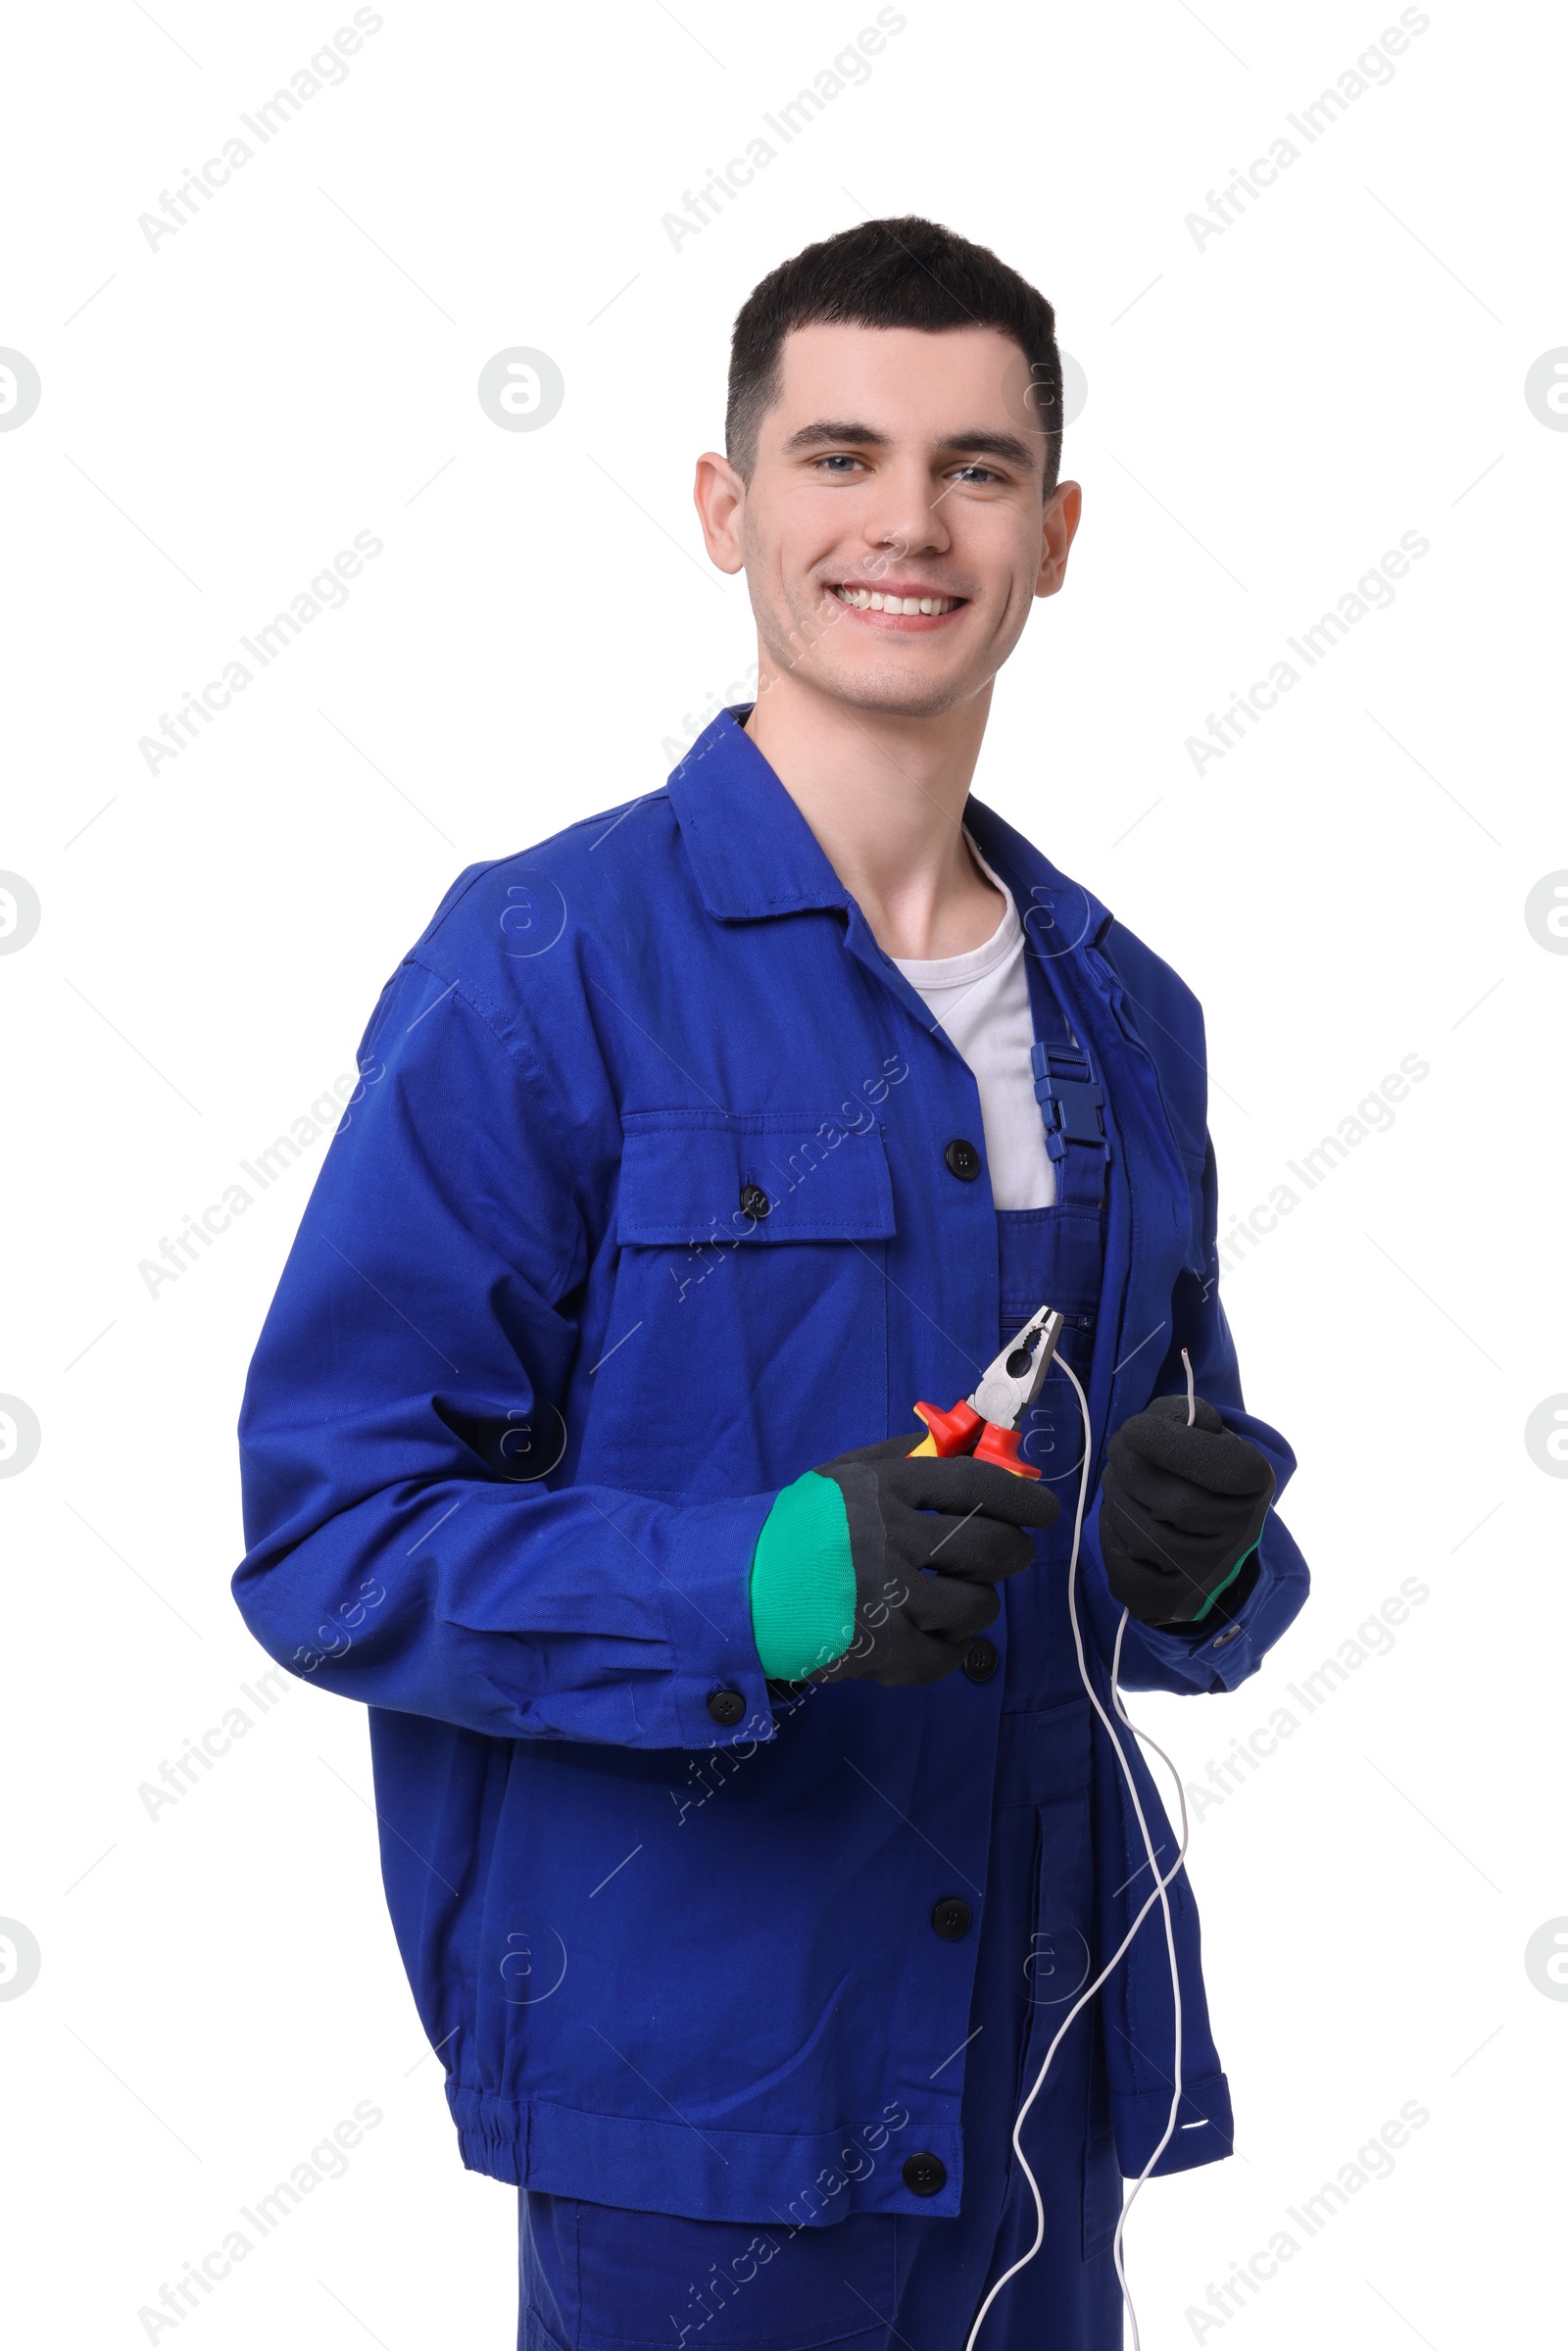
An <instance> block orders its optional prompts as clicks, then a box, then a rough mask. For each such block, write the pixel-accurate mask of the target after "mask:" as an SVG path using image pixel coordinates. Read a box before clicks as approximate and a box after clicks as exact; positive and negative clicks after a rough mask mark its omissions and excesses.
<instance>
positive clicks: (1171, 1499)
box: [1100, 1396, 1274, 1628]
mask: <svg viewBox="0 0 1568 2351" xmlns="http://www.w3.org/2000/svg"><path fill="white" fill-rule="evenodd" d="M1194 1414H1195V1417H1194V1422H1193V1426H1192V1427H1191V1428H1189V1427H1188V1425H1187V1398H1186V1396H1155V1398H1154V1400H1153V1402H1152V1404H1150V1405H1149V1406H1147V1407H1146V1409H1145V1410H1144V1411H1142V1412H1135V1413H1134V1414H1133V1416H1132V1418H1131V1419H1130V1420H1125V1421H1123V1422H1122V1425H1121V1427H1120V1428H1119V1429H1118V1430H1117V1431H1116V1434H1115V1435H1114V1437H1112V1439H1111V1440H1110V1443H1109V1444H1108V1445H1107V1446H1106V1447H1105V1470H1104V1476H1103V1479H1102V1481H1101V1493H1102V1500H1101V1505H1100V1550H1101V1556H1102V1557H1103V1560H1104V1562H1105V1576H1106V1580H1107V1581H1108V1583H1109V1585H1110V1589H1111V1591H1112V1592H1113V1593H1114V1595H1115V1597H1116V1598H1117V1599H1118V1600H1120V1602H1121V1604H1122V1606H1123V1607H1124V1608H1125V1609H1126V1610H1127V1611H1128V1613H1129V1615H1131V1616H1135V1617H1136V1618H1137V1619H1138V1622H1139V1623H1140V1624H1142V1625H1171V1626H1175V1627H1177V1628H1181V1627H1185V1626H1187V1625H1195V1624H1198V1623H1200V1622H1201V1620H1202V1619H1203V1618H1204V1617H1205V1616H1206V1615H1207V1614H1208V1612H1209V1610H1210V1609H1211V1608H1212V1606H1213V1605H1214V1602H1215V1600H1216V1599H1217V1598H1218V1597H1219V1595H1220V1593H1221V1592H1223V1591H1225V1589H1226V1587H1227V1586H1228V1585H1230V1584H1232V1583H1234V1582H1235V1580H1236V1579H1237V1577H1239V1576H1240V1574H1241V1572H1242V1569H1243V1567H1244V1566H1245V1565H1246V1563H1247V1560H1248V1558H1249V1556H1250V1553H1251V1552H1252V1551H1253V1550H1255V1549H1256V1547H1257V1542H1258V1538H1259V1536H1260V1535H1261V1534H1262V1532H1263V1520H1264V1518H1265V1517H1266V1515H1267V1512H1268V1506H1269V1504H1270V1502H1271V1501H1272V1500H1273V1499H1274V1472H1273V1471H1272V1470H1271V1469H1270V1467H1269V1465H1268V1463H1267V1462H1266V1461H1265V1460H1264V1458H1263V1456H1262V1454H1261V1453H1260V1452H1259V1451H1258V1449H1257V1447H1256V1445H1249V1444H1248V1442H1247V1440H1246V1438H1245V1437H1238V1436H1237V1435H1236V1433H1235V1431H1234V1430H1233V1429H1227V1428H1226V1426H1225V1423H1224V1422H1223V1421H1222V1420H1221V1418H1220V1416H1219V1414H1218V1413H1217V1412H1216V1411H1215V1409H1214V1407H1213V1405H1212V1404H1207V1403H1205V1402H1204V1401H1203V1398H1202V1397H1201V1396H1199V1397H1197V1398H1196V1399H1195V1406H1194Z"/></svg>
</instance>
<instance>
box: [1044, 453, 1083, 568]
mask: <svg viewBox="0 0 1568 2351" xmlns="http://www.w3.org/2000/svg"><path fill="white" fill-rule="evenodd" d="M1083 511H1084V494H1083V491H1082V489H1081V488H1080V487H1079V485H1078V483H1077V482H1075V481H1059V482H1057V484H1056V486H1055V488H1054V490H1053V491H1052V493H1051V496H1050V497H1049V498H1048V499H1047V500H1046V507H1045V513H1044V514H1043V515H1042V517H1041V547H1040V570H1039V573H1038V575H1037V576H1036V579H1035V594H1036V595H1037V596H1054V595H1055V593H1056V590H1057V589H1058V588H1059V587H1060V586H1061V583H1062V581H1063V580H1064V579H1065V578H1066V576H1067V552H1068V550H1069V548H1070V547H1071V546H1072V543H1073V537H1074V534H1075V533H1076V531H1077V528H1078V523H1079V519H1080V517H1081V515H1082V514H1083Z"/></svg>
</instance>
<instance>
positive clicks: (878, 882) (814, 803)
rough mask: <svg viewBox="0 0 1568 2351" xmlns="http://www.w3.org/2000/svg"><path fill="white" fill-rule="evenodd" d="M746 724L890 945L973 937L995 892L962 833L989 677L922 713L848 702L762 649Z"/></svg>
mask: <svg viewBox="0 0 1568 2351" xmlns="http://www.w3.org/2000/svg"><path fill="white" fill-rule="evenodd" d="M758 681H759V682H758V697H757V707H756V709H755V710H753V712H752V714H751V716H750V718H749V719H748V720H747V722H746V731H747V733H748V734H749V735H750V736H751V738H752V741H753V742H754V743H755V744H756V745H757V748H758V750H759V751H760V753H761V754H762V757H763V758H764V759H766V761H767V763H768V765H769V766H770V767H771V768H772V770H773V772H774V774H775V775H776V776H777V777H778V779H779V781H780V783H781V784H782V785H783V787H784V789H785V791H786V792H787V793H788V794H789V796H790V798H791V800H793V801H794V803H795V805H796V807H797V808H799V809H800V811H801V814H802V815H803V816H804V817H805V818H806V821H807V823H808V824H809V826H810V828H811V830H812V832H813V833H814V834H815V836H816V838H817V841H818V843H819V844H820V846H821V849H822V853H823V855H824V856H825V857H826V858H827V860H828V863H829V864H830V865H831V866H832V868H833V870H834V872H835V873H836V874H837V875H838V877H839V879H840V881H841V882H842V883H843V884H844V886H845V888H846V890H848V892H849V893H850V896H851V897H852V898H853V899H854V900H855V902H856V904H857V905H858V907H859V909H860V911H861V913H862V914H863V915H864V916H865V919H866V921H867V923H868V924H869V925H870V928H871V933H872V936H873V937H874V938H875V940H876V942H877V945H878V946H879V947H880V948H882V949H883V951H884V952H885V953H886V954H888V955H901V956H903V957H905V958H906V959H909V958H916V959H920V960H926V959H931V958H935V957H939V956H942V955H963V954H965V953H966V952H967V951H968V950H969V949H970V948H973V947H982V946H984V944H985V942H986V940H987V939H989V938H990V937H991V935H992V933H993V932H994V931H995V929H996V927H997V925H998V923H999V922H1000V921H1001V919H1002V909H1003V901H1002V899H1001V897H1000V896H999V894H998V893H997V891H996V890H995V889H994V888H993V887H992V885H991V883H990V882H988V881H987V880H986V878H985V876H984V874H982V873H981V871H980V869H979V867H978V866H977V865H976V864H975V861H974V859H973V857H971V856H970V855H969V851H968V847H967V845H966V843H965V841H964V838H963V809H964V803H965V802H966V801H967V799H968V797H969V783H970V779H971V777H972V776H973V774H974V768H975V761H976V760H977V759H978V758H979V756H980V745H981V742H982V740H983V738H984V735H985V730H986V720H987V718H988V716H989V715H990V710H991V686H990V683H989V681H988V683H987V684H986V685H985V686H984V687H983V688H982V690H981V692H980V693H978V694H976V695H973V696H971V697H970V698H969V699H968V700H966V701H964V702H960V703H957V704H956V705H955V706H954V708H953V709H952V710H944V711H942V712H940V713H939V714H938V715H937V716H935V717H931V718H908V717H900V716H897V715H890V714H889V713H887V712H884V711H879V710H854V709H852V708H851V707H850V706H849V705H848V704H846V703H843V702H838V701H835V700H833V699H831V698H830V697H829V696H827V695H824V694H820V693H818V692H817V691H816V690H815V688H814V687H812V686H809V685H808V684H805V683H803V682H802V681H801V679H800V678H799V677H798V675H796V674H795V673H794V672H792V671H787V670H779V669H777V668H775V667H774V666H773V664H772V663H771V662H770V661H768V659H767V656H766V655H765V653H764V654H762V655H761V656H760V661H759V673H758Z"/></svg>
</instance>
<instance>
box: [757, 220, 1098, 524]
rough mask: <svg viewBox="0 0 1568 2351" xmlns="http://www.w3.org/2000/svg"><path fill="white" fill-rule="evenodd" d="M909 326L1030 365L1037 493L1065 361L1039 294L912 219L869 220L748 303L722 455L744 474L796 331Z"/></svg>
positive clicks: (941, 231)
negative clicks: (995, 335)
mask: <svg viewBox="0 0 1568 2351" xmlns="http://www.w3.org/2000/svg"><path fill="white" fill-rule="evenodd" d="M825 325H849V326H884V327H886V326H913V327H917V328H919V329H920V330H921V331H922V332H924V333H927V334H940V333H942V332H943V331H944V329H946V328H950V327H955V326H992V327H995V328H996V329H997V330H998V332H999V333H1001V334H1005V335H1009V336H1010V337H1011V339H1012V340H1013V342H1015V343H1016V344H1017V346H1018V348H1019V350H1020V351H1021V352H1022V353H1023V355H1024V358H1025V359H1026V360H1027V361H1028V363H1029V367H1030V373H1031V379H1032V388H1031V390H1030V394H1029V399H1030V403H1031V405H1032V406H1033V408H1034V410H1035V412H1036V414H1037V415H1038V416H1039V418H1040V428H1041V438H1042V440H1043V442H1044V447H1045V495H1046V496H1047V497H1048V498H1049V497H1050V495H1051V493H1052V491H1053V490H1054V488H1055V486H1056V477H1057V474H1058V472H1059V471H1060V467H1061V359H1060V356H1059V354H1058V353H1057V350H1056V320H1055V313H1054V311H1053V309H1052V307H1051V305H1050V303H1049V302H1048V301H1047V300H1046V298H1045V296H1044V294H1039V293H1037V292H1036V291H1035V289H1034V287H1033V286H1032V285H1030V284H1029V283H1028V281H1027V279H1025V278H1022V277H1020V276H1019V275H1018V272H1017V271H1016V269H1008V267H1007V265H1006V263H1005V262H1000V261H998V259H997V257H996V255H995V254H994V253H993V252H991V251H990V249H989V247H987V246H985V245H971V244H970V242H969V240H968V238H967V237H960V236H957V235H956V234H955V232H954V231H953V230H952V229H951V228H943V227H942V226H940V224H939V223H938V222H937V221H935V220H920V219H919V218H918V217H917V216H916V215H914V214H910V215H909V216H908V217H907V218H906V219H905V220H866V221H863V222H862V223H861V225H860V226H859V227H858V228H847V229H845V230H844V231H843V232H842V234H840V235H839V236H836V237H827V238H825V239H824V240H823V242H822V243H821V244H820V245H808V246H807V248H806V250H805V252H804V253H798V254H796V256H795V258H794V260H793V261H787V262H782V263H781V264H780V265H779V267H778V268H777V269H774V270H772V271H771V272H770V273H769V274H768V275H767V276H766V277H764V278H763V279H762V281H761V284H760V285H759V286H757V287H755V288H754V289H753V291H752V292H751V294H750V295H749V296H748V297H747V299H746V302H745V304H744V306H743V307H742V310H741V313H740V316H739V317H738V318H736V320H735V332H734V335H733V337H732V339H731V342H730V361H729V404H728V407H727V409H726V411H725V415H724V446H725V449H726V451H727V453H728V455H729V459H730V463H731V464H732V465H735V466H736V467H737V468H738V470H739V471H740V472H741V473H743V474H745V475H747V476H748V477H749V476H750V474H751V470H752V467H753V465H755V464H756V462H757V436H758V430H759V427H760V424H761V421H762V418H763V416H764V415H765V414H766V412H767V411H768V409H769V408H771V407H772V405H773V402H774V401H775V400H776V399H777V398H778V374H779V354H780V352H781V351H782V349H783V346H784V338H785V336H786V335H788V334H792V333H793V332H794V331H795V329H796V328H797V327H799V326H825Z"/></svg>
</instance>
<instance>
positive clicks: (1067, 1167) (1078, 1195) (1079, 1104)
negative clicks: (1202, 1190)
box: [1029, 961, 1110, 1208]
mask: <svg viewBox="0 0 1568 2351" xmlns="http://www.w3.org/2000/svg"><path fill="white" fill-rule="evenodd" d="M1041 974H1042V977H1043V978H1044V980H1045V982H1046V989H1045V993H1046V995H1047V996H1048V998H1049V1000H1050V1003H1051V1004H1052V1007H1053V1009H1054V1013H1055V1020H1054V1023H1047V1022H1044V1021H1043V1022H1042V1023H1041V1026H1042V1027H1045V1026H1048V1025H1050V1026H1052V1027H1053V1028H1054V1034H1053V1035H1052V1036H1050V1037H1049V1038H1048V1039H1046V1040H1045V1041H1043V1042H1041V1043H1039V1044H1037V1045H1036V1046H1035V1048H1034V1051H1033V1053H1031V1054H1030V1056H1029V1062H1030V1067H1031V1068H1032V1069H1033V1071H1034V1079H1035V1100H1036V1102H1038V1103H1039V1104H1040V1115H1041V1117H1042V1118H1043V1119H1044V1121H1045V1127H1046V1150H1047V1151H1049V1153H1050V1154H1051V1158H1052V1160H1053V1162H1054V1167H1055V1171H1056V1199H1057V1201H1058V1203H1061V1204H1065V1205H1069V1206H1072V1207H1083V1208H1103V1206H1104V1204H1105V1192H1106V1174H1107V1170H1108V1168H1109V1166H1110V1145H1109V1144H1108V1143H1107V1142H1106V1140H1105V1115H1104V1102H1105V1097H1104V1093H1103V1089H1102V1087H1101V1085H1100V1081H1099V1079H1098V1078H1097V1076H1096V1074H1095V1068H1094V1064H1093V1062H1092V1061H1091V1060H1090V1057H1089V1054H1088V1053H1087V1051H1086V1050H1085V1048H1084V1047H1083V1046H1082V1045H1080V1044H1079V1042H1078V1040H1077V1039H1076V1037H1074V1035H1073V1033H1072V1027H1071V1024H1070V1022H1069V1021H1068V1019H1067V1015H1066V1013H1065V1011H1063V1009H1062V1006H1061V1001H1060V999H1059V998H1058V996H1057V995H1056V992H1055V989H1054V987H1052V986H1051V976H1050V971H1049V968H1048V967H1047V966H1046V964H1045V963H1044V961H1042V963H1041Z"/></svg>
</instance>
